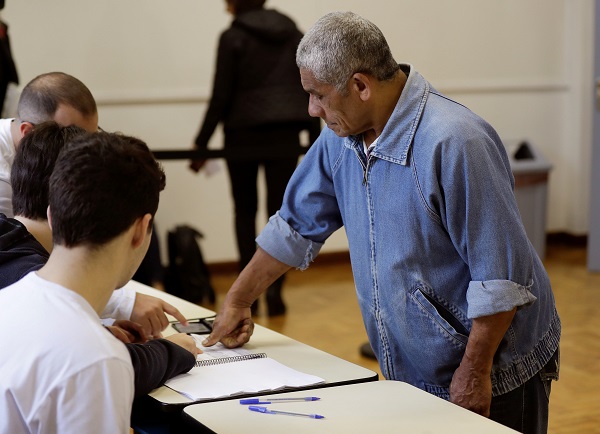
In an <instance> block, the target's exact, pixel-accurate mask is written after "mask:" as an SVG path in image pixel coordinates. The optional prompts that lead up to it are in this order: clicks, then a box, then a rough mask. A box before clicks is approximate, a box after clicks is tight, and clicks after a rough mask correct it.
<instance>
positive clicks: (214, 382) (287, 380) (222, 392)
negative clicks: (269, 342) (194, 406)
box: [165, 344, 325, 401]
mask: <svg viewBox="0 0 600 434" xmlns="http://www.w3.org/2000/svg"><path fill="white" fill-rule="evenodd" d="M202 350H203V351H204V352H203V353H202V354H200V355H199V356H198V360H197V361H196V366H195V367H193V368H192V369H191V370H190V371H189V372H187V373H185V374H181V375H178V376H176V377H173V378H171V379H170V380H169V381H167V382H166V383H165V386H167V387H169V388H171V389H173V390H175V391H177V392H179V393H181V394H182V395H184V396H186V397H188V398H189V399H191V400H193V401H200V400H206V399H215V398H224V397H228V396H235V395H242V394H247V393H257V392H268V391H274V390H281V389H286V388H298V387H306V386H312V385H314V384H319V383H323V382H324V381H325V380H323V379H322V378H320V377H317V376H314V375H310V374H305V373H303V372H300V371H297V370H295V369H292V368H290V367H288V366H285V365H283V364H282V363H279V362H278V361H276V360H274V359H271V358H270V357H268V356H267V354H265V353H251V352H250V351H248V350H245V349H233V350H230V349H227V348H225V347H223V346H222V345H221V344H217V345H215V346H214V347H207V348H205V347H202Z"/></svg>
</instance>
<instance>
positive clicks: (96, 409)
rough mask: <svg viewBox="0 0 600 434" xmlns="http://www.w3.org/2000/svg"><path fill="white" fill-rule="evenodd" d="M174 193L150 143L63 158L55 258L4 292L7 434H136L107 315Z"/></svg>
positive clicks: (55, 205)
mask: <svg viewBox="0 0 600 434" xmlns="http://www.w3.org/2000/svg"><path fill="white" fill-rule="evenodd" d="M164 186H165V176H164V172H163V171H162V169H161V168H160V165H159V164H158V163H157V162H156V160H155V159H154V157H153V156H152V154H151V152H150V151H149V149H148V147H147V146H146V144H145V143H143V142H142V141H140V140H137V139H134V138H131V137H127V136H122V135H118V134H110V133H95V134H86V135H84V136H81V137H79V138H76V139H75V140H73V141H72V142H71V143H70V144H69V145H68V146H67V147H66V148H65V149H64V150H63V151H62V153H61V155H60V157H59V159H58V161H57V162H56V165H55V168H54V172H53V174H52V177H51V179H50V189H49V191H50V194H49V202H50V205H49V208H48V219H49V223H50V225H51V226H52V238H53V243H54V248H53V250H52V253H51V255H50V258H49V260H48V262H47V263H46V265H45V266H44V267H42V268H41V269H40V270H39V271H37V272H32V273H30V274H28V275H27V276H26V277H24V278H23V279H21V280H20V281H19V282H17V283H15V284H14V285H11V286H9V287H7V288H5V289H3V290H2V291H0V348H2V356H0V377H1V381H0V432H2V433H11V434H14V433H29V432H47V433H84V432H106V433H109V432H110V433H128V432H129V418H130V412H131V404H132V400H133V394H134V387H133V375H134V374H133V369H132V366H131V359H130V357H129V354H128V352H127V350H126V349H125V346H124V345H123V344H122V343H121V342H120V341H119V340H117V339H116V338H115V337H114V336H113V335H112V334H111V333H110V332H108V331H107V330H106V329H105V328H104V327H102V325H101V324H100V321H99V317H98V315H99V314H100V312H101V311H102V310H103V309H104V307H105V306H106V304H107V302H108V300H109V298H110V296H111V294H112V292H113V290H114V288H118V287H121V286H123V285H124V284H125V283H126V282H127V281H128V280H129V279H130V278H131V276H132V275H133V273H134V271H135V270H136V269H137V267H138V266H139V264H140V262H141V261H142V259H143V257H144V255H145V253H146V250H147V248H148V245H149V242H150V236H151V228H152V219H153V216H154V214H155V212H156V210H157V207H158V198H159V192H160V191H161V190H162V189H163V188H164Z"/></svg>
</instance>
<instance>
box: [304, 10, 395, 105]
mask: <svg viewBox="0 0 600 434" xmlns="http://www.w3.org/2000/svg"><path fill="white" fill-rule="evenodd" d="M296 63H297V64H298V67H299V68H301V69H306V70H307V71H310V72H311V73H312V74H313V75H314V77H315V79H316V80H318V81H320V82H322V83H326V84H329V85H332V86H333V87H334V88H335V89H336V90H337V91H338V92H340V93H342V94H346V93H347V92H348V89H347V84H348V80H349V79H350V77H352V75H353V74H355V73H357V72H360V73H364V74H369V75H372V76H373V77H375V78H376V79H378V80H380V81H386V80H391V79H392V78H393V77H394V76H395V74H396V72H397V71H398V69H399V66H398V63H397V62H396V61H395V60H394V57H393V56H392V52H391V51H390V47H389V45H388V43H387V41H386V40H385V37H384V36H383V33H382V32H381V30H379V28H378V27H377V26H376V25H375V24H373V23H372V22H370V21H368V20H366V19H364V18H362V17H360V16H359V15H356V14H355V13H353V12H331V13H329V14H327V15H325V16H323V17H321V18H320V19H319V20H318V21H317V22H316V23H315V24H314V26H313V27H312V28H311V29H310V30H309V31H308V32H306V34H305V35H304V37H303V38H302V40H301V41H300V44H299V45H298V50H297V52H296Z"/></svg>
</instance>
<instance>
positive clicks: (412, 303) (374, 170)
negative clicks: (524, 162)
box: [206, 12, 561, 433]
mask: <svg viewBox="0 0 600 434" xmlns="http://www.w3.org/2000/svg"><path fill="white" fill-rule="evenodd" d="M297 62H298V65H299V67H300V71H301V77H302V85H303V87H304V89H305V90H306V91H307V92H308V93H309V94H310V103H309V113H310V114H311V115H312V116H315V117H317V116H318V117H321V118H322V119H323V120H324V121H325V122H326V123H327V127H328V128H325V129H324V130H323V132H322V134H321V136H320V138H319V139H318V140H317V142H316V143H315V144H314V145H313V147H312V148H311V149H310V151H309V152H308V153H307V155H306V157H305V158H304V159H303V161H302V163H301V164H300V166H299V167H298V169H297V170H296V172H295V174H294V176H293V177H292V179H291V181H290V183H289V185H288V188H287V191H286V195H285V199H284V203H283V205H282V207H281V209H280V211H279V212H278V213H277V214H275V215H274V216H272V217H271V219H270V221H269V223H268V225H267V226H266V227H265V229H264V230H263V231H262V233H261V234H260V235H259V237H258V238H257V243H258V245H259V249H258V251H257V253H256V255H255V257H254V258H253V260H252V262H251V263H250V264H249V265H248V266H247V267H246V268H245V269H244V271H243V272H242V273H241V274H240V276H239V278H238V279H237V280H236V282H235V283H234V284H233V286H232V288H231V290H230V291H229V293H228V295H227V299H226V301H225V303H224V306H223V308H222V309H221V312H220V313H219V315H218V316H217V321H216V322H215V328H214V331H213V333H212V334H211V336H209V338H208V339H207V342H206V343H207V344H213V343H215V342H217V341H218V340H221V341H222V342H223V343H225V344H226V345H229V346H235V345H241V344H243V343H245V342H246V341H247V340H248V339H249V338H250V335H251V330H250V327H249V326H248V324H247V318H249V316H250V308H249V307H250V304H251V303H252V301H253V300H254V299H255V298H256V297H258V295H260V293H261V292H262V291H263V290H264V289H265V288H266V287H267V286H268V285H269V283H270V282H272V281H273V280H274V279H275V278H277V277H278V276H279V275H280V274H281V273H283V272H284V271H286V270H288V269H289V268H290V267H296V268H299V269H305V268H307V267H308V265H309V263H310V262H311V261H312V260H313V259H314V257H315V256H316V255H317V254H318V252H319V250H320V248H321V246H322V245H323V243H324V242H325V240H326V239H327V238H328V237H329V235H331V234H332V233H333V232H334V231H336V230H337V229H339V228H340V227H342V226H344V227H345V230H346V234H347V236H348V241H349V246H350V256H351V261H352V269H353V273H354V279H355V282H356V291H357V296H358V300H359V303H360V307H361V311H362V316H363V320H364V323H365V327H366V329H367V333H368V335H369V340H370V343H371V345H372V347H373V350H374V352H375V354H376V355H377V359H378V360H379V364H380V366H381V370H382V372H383V374H384V375H385V377H386V378H388V379H393V380H401V381H405V382H408V383H410V384H413V385H415V386H417V387H419V388H421V389H424V390H426V391H428V392H430V393H432V394H435V395H437V396H439V397H442V398H445V399H449V400H450V401H452V402H454V403H456V404H458V405H460V406H462V407H465V408H467V409H470V410H472V411H474V412H477V413H480V414H482V415H484V416H488V417H490V418H492V419H494V420H496V421H498V422H500V423H502V424H504V425H507V426H510V427H512V428H514V429H516V430H518V431H521V432H527V433H539V432H546V430H547V423H548V399H549V394H550V381H551V380H552V379H556V378H557V374H558V346H559V340H560V330H561V325H560V319H559V317H558V314H557V311H556V307H555V302H554V297H553V294H552V290H551V286H550V282H549V279H548V275H547V274H546V271H545V270H544V267H543V265H542V263H541V261H540V258H539V257H538V255H537V254H536V252H535V250H534V248H533V246H532V245H531V243H530V242H529V240H528V239H527V235H526V234H525V230H524V228H523V224H522V222H521V219H520V216H519V211H518V209H517V205H516V202H515V198H514V194H513V188H514V179H513V177H512V173H511V169H510V164H509V161H508V157H507V155H506V151H505V148H504V146H503V144H502V142H501V140H500V138H499V137H498V135H497V134H496V132H495V131H494V130H493V128H492V127H491V126H490V125H489V124H487V123H486V122H485V121H484V120H483V119H481V118H480V117H478V116H477V115H475V114H474V113H472V112H471V111H469V110H468V109H467V108H465V107H463V106H461V105H460V104H458V103H456V102H454V101H452V100H450V99H448V98H446V97H444V96H443V95H441V94H440V93H439V92H437V91H436V90H435V89H434V88H433V87H432V86H431V85H430V84H429V83H428V82H427V81H426V80H425V79H424V78H423V77H422V76H421V75H420V74H419V73H418V72H417V71H416V70H415V69H414V68H413V67H412V66H411V65H398V64H397V63H396V62H395V61H394V59H393V57H392V55H391V52H390V50H389V47H388V45H387V42H386V41H385V38H384V36H383V34H382V33H381V31H380V30H379V29H378V28H377V27H376V26H375V25H373V24H372V23H370V22H369V21H367V20H364V19H363V18H361V17H359V16H357V15H355V14H353V13H350V12H346V13H341V12H338V13H332V14H328V15H326V16H325V17H323V18H321V19H320V20H319V21H318V22H317V23H316V24H315V26H314V27H313V28H312V29H311V30H310V31H309V32H307V34H306V35H305V36H304V38H303V40H302V42H301V43H300V46H299V48H298V53H297Z"/></svg>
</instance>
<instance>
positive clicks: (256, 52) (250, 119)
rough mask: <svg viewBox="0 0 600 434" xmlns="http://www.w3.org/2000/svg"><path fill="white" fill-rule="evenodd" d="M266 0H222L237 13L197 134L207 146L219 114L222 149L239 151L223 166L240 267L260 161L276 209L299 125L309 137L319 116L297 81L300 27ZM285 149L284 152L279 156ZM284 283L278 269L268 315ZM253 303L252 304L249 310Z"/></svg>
mask: <svg viewBox="0 0 600 434" xmlns="http://www.w3.org/2000/svg"><path fill="white" fill-rule="evenodd" d="M264 3H265V0H226V4H227V11H228V12H229V13H231V14H232V15H233V16H234V17H235V18H234V20H233V22H232V24H231V27H229V28H228V29H227V30H225V31H224V32H223V33H222V34H221V37H220V40H219V48H218V55H217V65H216V71H215V77H214V84H213V93H212V97H211V100H210V105H209V107H208V109H207V111H206V114H205V117H204V122H203V124H202V127H201V129H200V132H199V134H198V136H197V137H196V140H195V145H196V147H197V148H198V149H206V148H207V146H208V141H209V139H210V137H211V136H212V134H213V132H214V130H215V128H216V126H217V125H218V124H219V122H222V123H223V130H224V135H225V144H224V149H225V150H227V151H230V152H234V153H236V154H237V155H238V158H233V159H228V160H227V168H228V171H229V179H230V181H231V193H232V196H233V201H234V207H235V232H236V239H237V246H238V252H239V257H240V262H239V267H240V268H239V269H240V270H242V269H243V268H244V267H245V266H246V264H248V262H250V259H251V258H252V256H253V255H254V252H255V250H256V245H255V241H254V240H255V238H256V212H257V202H258V194H257V175H258V168H259V166H262V167H263V168H264V172H265V179H266V184H267V212H268V214H269V215H273V214H275V212H276V211H277V210H279V208H280V206H281V203H282V200H283V194H284V192H285V187H286V185H287V183H288V181H289V179H290V177H291V175H292V173H293V172H294V169H295V168H296V165H297V163H298V156H299V154H300V152H299V147H300V139H299V133H300V131H302V130H308V131H309V137H310V142H311V143H312V142H313V141H314V140H315V139H316V138H317V136H318V134H319V130H320V124H319V119H318V118H317V119H314V118H311V117H310V116H309V115H308V94H306V93H305V92H304V90H303V89H302V85H301V82H300V72H299V70H298V67H297V66H296V48H297V46H298V43H299V42H300V39H301V38H302V33H301V32H300V31H299V30H298V28H297V27H296V24H295V23H294V22H293V21H292V20H291V19H290V18H289V17H287V16H285V15H283V14H281V13H279V12H277V11H275V10H272V9H264V7H263V6H264ZM284 149H287V150H289V152H288V153H287V154H288V155H289V156H285V157H282V156H281V152H282V151H284ZM284 152H285V151H284ZM278 154H279V155H278ZM204 163H205V161H203V160H194V161H192V163H191V166H190V167H191V169H192V170H194V171H198V170H200V168H201V167H202V166H203V164H204ZM282 284H283V277H281V278H280V279H279V280H277V281H276V282H274V283H273V284H272V285H271V287H270V288H269V289H268V291H267V307H268V314H269V316H274V315H280V314H283V313H285V304H284V303H283V300H282V298H281V287H282ZM256 309H257V305H256V304H255V305H253V312H254V313H255V312H256Z"/></svg>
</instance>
